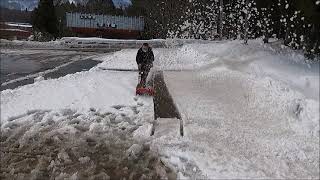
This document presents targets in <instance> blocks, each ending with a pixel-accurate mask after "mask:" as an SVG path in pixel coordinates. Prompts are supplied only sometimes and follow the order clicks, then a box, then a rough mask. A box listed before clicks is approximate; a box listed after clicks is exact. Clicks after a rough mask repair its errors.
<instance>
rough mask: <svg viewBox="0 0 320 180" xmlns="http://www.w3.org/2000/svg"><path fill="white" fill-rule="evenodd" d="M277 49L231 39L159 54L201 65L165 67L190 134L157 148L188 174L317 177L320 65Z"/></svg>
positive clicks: (156, 144) (165, 138) (160, 141)
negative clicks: (230, 40) (309, 63)
mask: <svg viewBox="0 0 320 180" xmlns="http://www.w3.org/2000/svg"><path fill="white" fill-rule="evenodd" d="M186 49H190V50H186ZM278 50H279V49H277V47H273V48H272V46H266V47H264V46H263V45H261V44H260V43H259V42H257V41H254V42H251V44H250V45H249V46H244V45H242V44H240V42H238V41H233V42H227V43H221V44H219V43H218V44H217V43H215V44H210V45H200V44H198V45H187V46H184V47H183V48H180V49H178V50H176V51H175V52H174V51H173V52H170V53H159V57H158V59H166V60H168V59H171V60H176V61H174V62H172V63H171V64H174V65H175V67H174V69H177V68H178V69H190V65H191V64H192V63H190V59H194V60H195V61H194V62H195V64H192V65H195V68H193V70H192V71H181V72H165V81H166V83H167V86H168V88H169V91H170V93H171V95H172V97H173V99H174V101H175V102H176V105H177V107H178V109H179V111H180V113H181V114H182V117H183V123H184V135H185V136H184V137H183V138H181V137H177V136H176V135H175V134H176V132H172V133H171V134H173V135H171V134H169V135H167V134H164V135H163V136H161V137H159V138H156V139H155V140H153V141H154V142H153V145H154V147H155V148H157V149H159V151H160V152H162V155H163V156H164V157H167V161H169V162H171V163H172V164H173V165H174V166H175V167H176V168H177V169H178V170H179V171H180V172H182V174H183V175H184V176H188V177H190V176H191V177H198V178H222V179H225V178H290V179H291V178H298V179H305V178H319V64H317V63H316V64H313V65H308V64H305V63H304V58H303V56H301V55H299V54H298V53H295V52H292V51H289V50H285V49H283V50H279V51H281V52H283V53H282V54H281V53H279V52H277V51H278ZM182 52H184V53H182ZM168 57H169V58H168ZM170 62H171V61H170ZM176 62H178V63H177V64H179V65H180V67H179V66H176V64H175V63H176ZM180 62H183V63H180ZM159 64H161V66H160V67H161V68H162V69H166V68H167V67H166V66H167V65H165V64H163V63H162V62H159ZM169 66H170V65H169ZM171 67H172V66H171Z"/></svg>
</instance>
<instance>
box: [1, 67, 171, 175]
mask: <svg viewBox="0 0 320 180" xmlns="http://www.w3.org/2000/svg"><path fill="white" fill-rule="evenodd" d="M136 83H137V73H134V72H108V71H103V70H99V69H92V70H90V71H88V72H80V73H76V74H70V75H67V76H65V77H62V78H59V79H51V80H42V81H36V82H35V83H34V84H31V85H26V86H22V87H20V88H17V89H14V90H4V91H2V92H1V152H0V153H1V154H0V155H1V174H0V176H1V177H2V178H4V179H19V178H20V179H48V178H49V177H51V178H54V179H64V178H67V179H79V178H80V179H87V178H91V179H109V178H110V177H111V178H115V179H119V178H120V177H121V178H122V177H126V178H130V177H131V178H133V179H139V178H140V177H145V178H146V179H156V178H159V177H164V176H168V175H167V174H168V173H167V172H170V170H167V169H166V167H165V166H164V165H163V164H161V162H160V160H159V157H158V156H157V154H155V153H154V152H152V151H150V148H149V146H148V145H147V144H144V143H143V142H141V140H142V139H143V137H146V136H149V135H150V133H151V127H152V126H151V123H152V121H153V119H154V116H153V102H152V99H151V98H149V97H135V86H136ZM146 134H147V135H146ZM169 174H170V173H169Z"/></svg>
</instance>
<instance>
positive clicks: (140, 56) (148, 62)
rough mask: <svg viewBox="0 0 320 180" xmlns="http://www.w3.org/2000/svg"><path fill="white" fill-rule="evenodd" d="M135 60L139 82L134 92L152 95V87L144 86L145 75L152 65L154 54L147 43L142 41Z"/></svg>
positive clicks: (146, 75)
mask: <svg viewBox="0 0 320 180" xmlns="http://www.w3.org/2000/svg"><path fill="white" fill-rule="evenodd" d="M136 61H137V65H138V70H139V83H138V85H137V89H136V94H149V95H152V91H153V89H151V88H146V82H147V77H148V74H149V72H150V69H151V68H152V67H153V61H154V54H153V51H152V48H151V47H150V46H149V44H148V43H143V45H142V47H141V48H140V49H139V50H138V53H137V56H136Z"/></svg>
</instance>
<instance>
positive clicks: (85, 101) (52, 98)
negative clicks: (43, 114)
mask: <svg viewBox="0 0 320 180" xmlns="http://www.w3.org/2000/svg"><path fill="white" fill-rule="evenodd" d="M136 82H137V77H136V74H134V73H120V72H109V73H106V72H103V71H100V72H98V71H97V72H94V73H93V72H81V73H76V74H71V75H67V76H65V77H63V78H59V79H52V80H47V81H40V82H36V83H34V84H31V85H26V86H22V87H21V88H18V89H14V90H5V91H2V92H1V110H2V113H1V120H2V123H3V122H6V121H7V120H8V119H9V118H10V117H14V116H19V115H22V114H25V113H27V112H28V111H32V110H38V109H41V110H46V109H65V108H70V109H78V110H80V111H81V110H86V109H90V108H95V109H106V108H108V107H110V106H112V105H117V104H120V105H122V104H126V105H132V104H133V103H134V102H135V101H134V99H133V97H134V95H135V89H134V87H135V85H136Z"/></svg>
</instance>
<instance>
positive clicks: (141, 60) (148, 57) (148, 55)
mask: <svg viewBox="0 0 320 180" xmlns="http://www.w3.org/2000/svg"><path fill="white" fill-rule="evenodd" d="M136 61H137V64H142V65H144V64H152V63H153V61H154V55H153V52H152V49H151V47H149V48H148V51H147V52H143V51H142V48H140V49H139V50H138V53H137V57H136Z"/></svg>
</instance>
